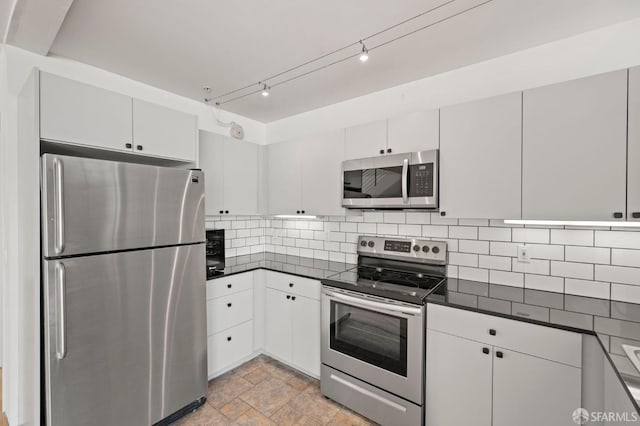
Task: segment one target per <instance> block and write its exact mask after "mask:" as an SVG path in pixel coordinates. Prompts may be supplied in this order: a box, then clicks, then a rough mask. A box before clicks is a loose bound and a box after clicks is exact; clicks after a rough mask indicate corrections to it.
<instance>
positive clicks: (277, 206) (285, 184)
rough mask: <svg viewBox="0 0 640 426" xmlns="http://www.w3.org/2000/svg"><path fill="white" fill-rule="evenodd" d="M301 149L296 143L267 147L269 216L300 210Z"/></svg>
mask: <svg viewBox="0 0 640 426" xmlns="http://www.w3.org/2000/svg"><path fill="white" fill-rule="evenodd" d="M300 150H301V148H300V144H298V143H296V142H281V143H277V144H272V145H268V146H267V185H268V194H267V205H268V210H269V213H270V214H296V212H298V211H300V210H301V209H302V167H301V161H300V160H301V151H300Z"/></svg>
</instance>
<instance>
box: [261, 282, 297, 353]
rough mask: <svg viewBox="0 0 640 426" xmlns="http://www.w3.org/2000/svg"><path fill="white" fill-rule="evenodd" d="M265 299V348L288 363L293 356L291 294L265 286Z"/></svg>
mask: <svg viewBox="0 0 640 426" xmlns="http://www.w3.org/2000/svg"><path fill="white" fill-rule="evenodd" d="M287 296H289V298H288V299H287ZM265 299H266V302H267V304H266V306H267V308H266V309H265V320H266V324H265V342H264V346H265V349H266V351H267V353H268V354H271V355H274V356H276V357H278V358H280V359H281V360H283V361H285V362H289V363H290V362H291V361H292V358H293V357H292V353H293V345H292V326H293V325H292V313H291V310H292V301H291V295H289V294H286V293H283V292H281V291H277V290H272V289H270V288H267V289H266V297H265Z"/></svg>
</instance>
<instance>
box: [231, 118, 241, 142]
mask: <svg viewBox="0 0 640 426" xmlns="http://www.w3.org/2000/svg"><path fill="white" fill-rule="evenodd" d="M229 135H230V136H231V137H232V138H234V139H242V138H244V129H243V128H242V126H241V125H239V124H237V123H235V122H233V121H232V122H231V127H230V128H229Z"/></svg>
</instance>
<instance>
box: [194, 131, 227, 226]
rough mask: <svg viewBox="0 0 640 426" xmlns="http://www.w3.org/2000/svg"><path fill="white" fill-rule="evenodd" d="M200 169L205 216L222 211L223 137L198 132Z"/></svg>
mask: <svg viewBox="0 0 640 426" xmlns="http://www.w3.org/2000/svg"><path fill="white" fill-rule="evenodd" d="M199 146H200V156H199V159H198V161H199V164H200V168H201V169H202V171H203V172H204V209H205V214H206V215H207V216H211V215H218V214H222V212H223V211H224V136H222V135H217V134H215V133H209V132H203V131H201V132H200V141H199Z"/></svg>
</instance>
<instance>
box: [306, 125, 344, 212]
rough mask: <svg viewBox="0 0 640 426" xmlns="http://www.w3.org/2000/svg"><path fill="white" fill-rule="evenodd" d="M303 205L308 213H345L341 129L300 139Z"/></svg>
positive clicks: (342, 133) (342, 136)
mask: <svg viewBox="0 0 640 426" xmlns="http://www.w3.org/2000/svg"><path fill="white" fill-rule="evenodd" d="M301 144H302V150H301V154H302V207H303V209H304V211H305V212H306V213H308V214H315V215H326V216H344V214H345V210H344V208H343V207H342V198H341V194H342V188H341V186H342V172H341V170H342V160H343V159H344V130H337V131H333V132H330V133H325V134H322V135H320V136H315V137H312V138H309V139H307V140H304V141H301Z"/></svg>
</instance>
